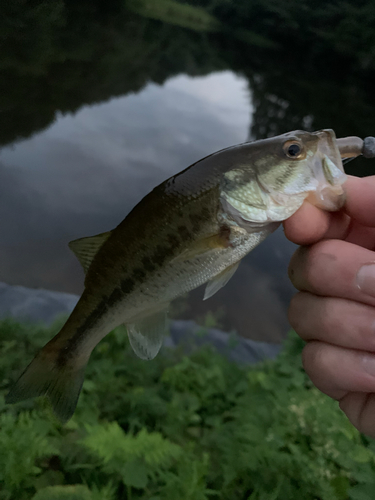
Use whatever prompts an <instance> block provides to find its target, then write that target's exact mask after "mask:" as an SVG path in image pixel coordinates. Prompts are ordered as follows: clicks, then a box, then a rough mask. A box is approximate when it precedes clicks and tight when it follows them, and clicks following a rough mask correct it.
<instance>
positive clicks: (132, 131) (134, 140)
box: [0, 71, 285, 338]
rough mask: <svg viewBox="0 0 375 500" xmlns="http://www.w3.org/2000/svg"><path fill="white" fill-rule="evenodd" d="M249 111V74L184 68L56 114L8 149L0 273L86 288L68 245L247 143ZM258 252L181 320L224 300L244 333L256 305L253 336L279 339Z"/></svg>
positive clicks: (269, 275) (268, 274) (277, 309)
mask: <svg viewBox="0 0 375 500" xmlns="http://www.w3.org/2000/svg"><path fill="white" fill-rule="evenodd" d="M251 110H252V104H251V100H250V92H249V90H248V88H247V82H246V80H245V79H244V78H240V77H238V76H236V75H234V74H233V73H232V72H229V71H226V72H221V73H214V74H211V75H209V76H207V77H198V78H191V77H188V76H185V75H181V76H178V77H175V78H172V79H170V80H168V81H167V82H166V83H165V84H164V85H163V86H157V85H155V84H149V85H147V87H146V88H145V89H144V90H143V91H141V92H139V93H138V94H132V95H128V96H126V97H121V98H115V99H112V100H110V101H109V102H107V103H105V104H100V105H96V106H86V107H83V108H82V109H81V110H80V111H79V112H77V113H76V114H74V115H72V114H69V115H65V116H62V115H60V116H58V118H57V120H56V121H55V123H54V124H53V125H52V126H50V127H49V128H48V129H47V130H46V131H44V132H41V133H39V134H36V135H34V136H33V137H32V138H30V139H28V140H24V141H21V142H18V143H16V144H14V145H12V146H8V147H4V148H3V149H2V151H1V152H0V160H1V170H0V172H1V179H2V182H1V188H0V189H1V196H0V210H1V212H2V213H8V214H11V216H10V217H7V218H5V219H4V221H3V227H2V229H3V238H2V245H1V247H0V254H1V262H2V263H3V264H4V265H2V269H1V271H0V273H1V274H0V276H1V278H0V279H1V280H2V281H5V282H7V283H10V284H22V285H25V286H31V287H46V288H49V289H52V290H62V291H67V292H73V293H80V292H81V291H82V284H83V275H82V272H81V270H80V266H79V264H78V263H77V261H76V259H75V257H74V256H73V255H72V254H71V252H70V251H69V250H68V248H67V242H68V241H70V240H72V239H74V238H77V237H81V236H86V235H90V234H95V233H99V232H102V231H106V230H108V229H109V228H112V227H114V226H116V225H117V224H118V223H119V222H120V221H121V220H122V219H123V218H124V217H125V215H126V214H127V213H128V212H129V211H130V209H131V208H132V207H133V206H134V205H135V204H136V203H137V202H138V201H139V200H140V199H141V198H142V197H143V196H144V195H145V194H146V193H148V192H149V191H150V190H151V189H152V188H153V187H154V186H155V185H157V184H159V183H160V182H162V181H163V180H164V179H165V178H167V177H169V176H170V175H172V174H174V173H176V172H177V171H179V170H181V169H183V168H185V167H186V166H188V165H189V164H191V163H193V162H194V161H196V160H197V159H199V158H201V157H203V156H205V155H207V154H210V153H211V152H213V151H216V150H218V149H221V148H223V147H226V146H228V145H230V144H236V143H239V142H243V141H244V140H246V136H247V131H248V129H249V120H250V116H251ZM281 241H282V240H281ZM276 244H278V243H277V242H276ZM271 245H272V244H271ZM284 246H285V244H284ZM261 255H262V254H259V255H258V258H257V256H256V254H255V256H254V258H253V259H250V260H249V261H248V263H246V264H245V265H243V267H242V269H241V272H239V273H238V275H237V277H236V278H235V279H233V280H232V283H231V284H230V286H228V288H227V290H223V291H222V292H220V294H218V295H217V297H216V298H215V297H214V298H213V299H211V300H210V301H207V302H206V303H204V304H203V303H201V298H202V297H201V293H202V292H201V291H199V292H198V294H197V293H195V294H193V295H192V297H191V299H190V301H189V304H188V308H187V309H185V313H184V315H185V317H192V316H193V317H197V316H202V315H203V314H204V312H205V311H207V310H210V309H214V310H215V309H218V308H219V309H220V308H222V307H223V304H224V305H225V306H224V308H225V315H224V318H223V322H224V324H223V326H224V327H226V328H229V329H238V330H240V331H242V332H246V331H248V329H249V328H248V320H249V304H250V317H251V318H252V330H253V336H256V337H257V336H259V337H262V338H264V337H272V338H275V337H278V336H280V331H281V330H282V329H283V328H284V329H285V311H284V309H285V308H284V307H283V306H282V303H281V301H280V297H279V296H278V294H277V290H276V288H275V283H274V280H275V273H274V271H275V269H271V266H272V262H271V263H269V262H267V259H263V258H260V256H261ZM271 259H272V256H271ZM283 281H284V282H285V276H284V278H283ZM265 290H267V293H264V292H265ZM251 311H252V312H253V314H251ZM259 311H262V312H261V313H260V312H259ZM245 312H246V314H244V313H245ZM264 318H267V319H266V320H265V319H264ZM280 325H282V328H281V329H280Z"/></svg>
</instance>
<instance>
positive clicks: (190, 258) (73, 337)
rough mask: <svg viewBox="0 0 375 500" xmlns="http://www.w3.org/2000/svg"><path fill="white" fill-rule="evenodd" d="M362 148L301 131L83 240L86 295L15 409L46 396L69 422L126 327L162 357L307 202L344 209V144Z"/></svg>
mask: <svg viewBox="0 0 375 500" xmlns="http://www.w3.org/2000/svg"><path fill="white" fill-rule="evenodd" d="M354 139H355V140H354ZM357 139H358V138H348V140H346V139H339V140H337V139H336V137H335V134H334V132H333V131H332V130H322V131H319V132H315V133H309V132H304V131H295V132H290V133H287V134H283V135H280V136H277V137H273V138H269V139H264V140H260V141H255V142H249V143H244V144H241V145H238V146H234V147H230V148H227V149H224V150H222V151H219V152H217V153H214V154H212V155H210V156H208V157H206V158H203V159H202V160H200V161H198V162H197V163H195V164H193V165H192V166H190V167H189V168H187V169H186V170H184V171H182V172H180V173H178V174H176V175H174V176H173V177H171V178H169V179H167V180H166V181H165V182H163V183H162V184H160V185H159V186H157V187H156V188H155V189H154V190H153V191H151V192H150V193H149V194H148V195H147V196H145V197H144V198H143V199H142V200H141V201H140V202H139V203H138V205H136V206H135V208H134V209H133V210H132V211H131V212H130V213H129V214H128V215H127V216H126V218H125V219H124V220H123V221H122V222H121V223H120V224H119V225H118V226H117V227H116V228H115V229H114V230H112V231H109V232H107V233H102V234H99V235H96V236H93V237H88V238H82V239H80V240H76V241H73V242H71V243H70V248H71V249H72V250H73V251H74V253H75V254H76V255H77V257H78V259H79V261H80V262H81V264H82V266H83V268H84V271H85V273H86V277H85V289H84V292H83V294H82V296H81V298H80V300H79V301H78V303H77V305H76V307H75V309H74V310H73V312H72V314H71V315H70V317H69V318H68V320H67V322H66V323H65V325H64V326H63V328H62V329H61V331H60V332H59V333H58V334H57V335H56V336H55V337H54V338H53V339H52V340H51V341H50V342H48V344H47V345H46V346H45V347H44V348H43V349H42V350H41V351H40V352H39V353H38V354H37V355H36V357H35V358H34V360H33V361H32V362H31V363H30V365H29V366H28V367H27V368H26V370H25V371H24V372H23V373H22V375H21V376H20V378H19V379H18V381H17V382H16V384H15V385H14V386H13V388H12V389H11V390H10V392H9V394H8V396H7V398H6V402H8V403H15V402H18V401H20V400H23V399H26V398H30V397H35V396H42V395H45V396H47V397H48V399H49V400H50V403H51V405H52V408H53V410H54V412H55V414H56V416H57V417H58V418H59V419H60V420H61V421H62V422H66V421H67V420H69V418H70V417H71V416H72V414H73V413H74V410H75V407H76V404H77V401H78V397H79V393H80V390H81V387H82V383H83V378H84V371H85V367H86V364H87V362H88V360H89V357H90V354H91V352H92V350H93V349H94V347H95V346H96V345H97V344H98V342H100V340H101V339H102V338H103V337H105V336H106V335H107V334H108V333H109V332H110V331H111V330H113V328H115V327H116V326H118V325H120V324H125V325H126V327H127V331H128V336H129V341H130V344H131V346H132V348H133V349H134V351H135V353H136V354H137V355H138V356H139V357H140V358H142V359H152V358H154V357H155V356H156V354H157V353H158V351H159V349H160V347H161V344H162V341H163V336H164V333H165V331H166V327H167V310H168V306H169V304H170V302H171V301H172V300H173V299H175V298H176V297H178V296H180V295H182V294H184V293H186V292H188V291H190V290H192V289H194V288H196V287H198V286H200V285H202V284H204V283H207V282H208V284H207V288H206V293H205V298H208V297H210V296H212V295H213V294H214V293H216V292H217V291H218V290H219V289H220V288H221V287H222V286H224V285H225V284H226V283H227V281H228V280H229V279H230V277H231V276H232V275H233V274H234V272H235V270H236V269H237V267H238V264H239V262H240V260H241V259H242V258H243V257H244V256H245V255H246V254H248V253H249V252H250V251H251V250H252V249H253V248H254V247H255V246H257V245H258V244H259V243H260V242H261V241H263V240H264V239H265V238H266V237H267V236H268V235H269V234H270V233H272V232H273V231H274V230H275V229H276V228H277V227H278V226H279V224H280V223H281V221H283V220H285V219H287V218H288V217H290V216H291V215H292V214H293V213H294V212H295V211H296V210H297V209H298V208H299V207H300V206H301V205H302V203H303V201H304V200H305V199H306V198H308V199H309V201H311V202H312V203H315V204H316V205H318V206H320V207H322V208H324V209H327V210H338V209H339V208H340V207H341V206H342V205H343V203H344V200H345V193H344V183H345V180H346V176H345V173H344V170H343V166H342V161H341V156H342V155H341V152H340V141H341V149H342V153H343V155H344V154H345V155H349V154H351V153H352V151H351V147H352V150H353V154H357V153H358V148H359V146H358V141H357ZM359 140H360V139H359ZM351 145H352V146H351Z"/></svg>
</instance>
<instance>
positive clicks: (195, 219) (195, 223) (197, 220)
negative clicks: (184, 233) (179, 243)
mask: <svg viewBox="0 0 375 500" xmlns="http://www.w3.org/2000/svg"><path fill="white" fill-rule="evenodd" d="M189 219H190V222H191V226H192V229H193V231H194V232H198V231H199V229H200V227H201V223H202V216H201V215H200V214H190V215H189Z"/></svg>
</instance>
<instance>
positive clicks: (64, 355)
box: [56, 295, 108, 368]
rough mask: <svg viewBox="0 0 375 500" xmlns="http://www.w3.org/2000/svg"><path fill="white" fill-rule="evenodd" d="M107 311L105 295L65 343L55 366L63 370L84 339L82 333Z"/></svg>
mask: <svg viewBox="0 0 375 500" xmlns="http://www.w3.org/2000/svg"><path fill="white" fill-rule="evenodd" d="M107 309H108V297H107V296H106V295H105V296H104V297H102V300H101V301H100V302H99V304H98V305H97V306H96V307H95V309H94V310H93V311H91V313H90V314H89V315H88V316H87V317H86V319H85V321H84V322H83V323H82V324H81V325H80V326H79V327H78V328H77V330H76V331H75V333H74V335H73V336H72V337H71V338H70V339H69V340H68V341H67V343H66V346H65V348H64V349H62V350H61V351H60V352H59V355H58V356H57V358H56V365H57V367H59V368H63V367H64V366H66V364H67V363H68V361H69V359H70V358H71V357H72V355H73V351H74V349H75V348H76V347H77V346H78V345H79V344H80V343H81V342H82V340H83V339H84V333H85V332H86V331H87V330H88V328H90V327H91V326H93V325H94V324H95V322H96V321H97V320H98V318H100V316H102V315H103V314H104V313H105V312H106V310H107Z"/></svg>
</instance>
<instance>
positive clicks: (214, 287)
mask: <svg viewBox="0 0 375 500" xmlns="http://www.w3.org/2000/svg"><path fill="white" fill-rule="evenodd" d="M239 265H240V262H236V263H235V264H232V265H231V266H229V267H227V268H226V269H224V271H222V272H221V273H220V274H217V275H216V276H215V277H214V278H212V279H211V280H210V281H209V282H208V283H207V286H206V290H205V292H204V297H203V300H207V299H209V298H210V297H212V296H213V295H215V293H216V292H218V291H219V290H220V288H222V287H223V286H225V285H226V284H227V283H228V281H229V280H230V279H231V277H232V276H233V274H234V273H235V272H236V271H237V268H238V266H239Z"/></svg>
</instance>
